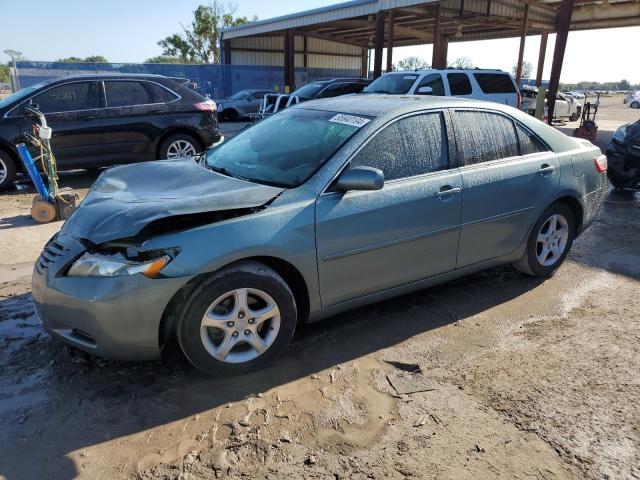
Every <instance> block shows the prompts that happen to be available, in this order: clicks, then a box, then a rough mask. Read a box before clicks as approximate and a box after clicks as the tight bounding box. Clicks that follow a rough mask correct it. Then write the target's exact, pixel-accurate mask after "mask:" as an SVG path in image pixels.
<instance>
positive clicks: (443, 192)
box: [434, 185, 462, 197]
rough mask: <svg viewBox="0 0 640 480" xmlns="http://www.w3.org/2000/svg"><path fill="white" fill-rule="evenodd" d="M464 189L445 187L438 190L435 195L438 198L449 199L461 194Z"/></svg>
mask: <svg viewBox="0 0 640 480" xmlns="http://www.w3.org/2000/svg"><path fill="white" fill-rule="evenodd" d="M461 191H462V188H460V187H450V186H449V185H445V186H444V187H442V188H441V189H440V190H438V191H437V192H436V193H434V195H435V196H436V197H448V196H449V195H454V194H456V193H460V192H461Z"/></svg>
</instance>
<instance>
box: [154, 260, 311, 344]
mask: <svg viewBox="0 0 640 480" xmlns="http://www.w3.org/2000/svg"><path fill="white" fill-rule="evenodd" d="M246 261H255V262H259V263H262V264H264V265H266V266H267V267H270V268H272V269H273V270H275V272H276V273H277V274H278V275H280V276H281V277H282V279H283V280H284V281H285V283H286V284H287V286H288V287H289V288H290V289H291V292H292V293H293V296H294V298H295V300H296V306H297V310H298V323H299V324H300V323H304V322H306V320H307V319H308V317H309V312H310V302H311V300H310V298H309V287H308V285H307V282H306V281H305V279H304V276H303V275H302V273H301V272H300V270H299V269H298V268H297V267H295V266H294V265H293V264H291V263H290V262H288V261H286V260H283V259H282V258H278V257H274V256H253V257H245V258H241V259H237V260H234V261H232V262H229V263H226V264H224V265H222V266H220V267H219V268H218V269H217V270H214V271H211V272H206V273H202V274H200V275H196V276H195V277H193V278H192V279H191V280H189V281H188V282H187V283H186V284H185V285H184V286H183V287H182V288H181V289H180V290H178V291H177V292H176V293H175V294H174V295H173V297H172V298H171V300H169V303H168V304H167V306H166V308H165V310H164V313H163V314H162V318H161V320H160V327H159V331H158V341H159V346H160V350H161V351H162V349H163V348H164V346H165V345H166V344H167V343H168V342H169V341H170V340H171V339H172V337H173V335H174V332H175V325H176V323H177V321H178V319H179V317H180V306H181V305H183V304H184V303H185V302H186V300H187V298H188V297H189V295H190V294H191V292H192V291H193V289H194V288H195V287H196V286H197V284H198V283H199V282H200V280H202V278H204V277H207V276H210V275H213V274H215V273H217V272H219V271H220V270H222V269H224V268H228V267H230V266H232V265H234V264H236V263H240V262H246Z"/></svg>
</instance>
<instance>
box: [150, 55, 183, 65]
mask: <svg viewBox="0 0 640 480" xmlns="http://www.w3.org/2000/svg"><path fill="white" fill-rule="evenodd" d="M144 63H186V62H184V61H183V60H182V59H181V58H178V57H169V56H167V55H157V56H155V57H150V58H147V59H146V60H145V61H144Z"/></svg>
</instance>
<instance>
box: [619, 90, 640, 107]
mask: <svg viewBox="0 0 640 480" xmlns="http://www.w3.org/2000/svg"><path fill="white" fill-rule="evenodd" d="M622 101H623V102H624V103H625V104H626V105H629V108H640V92H629V93H627V94H626V95H625V97H624V99H623V100H622Z"/></svg>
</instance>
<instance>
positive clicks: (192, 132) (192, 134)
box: [156, 127, 205, 158]
mask: <svg viewBox="0 0 640 480" xmlns="http://www.w3.org/2000/svg"><path fill="white" fill-rule="evenodd" d="M178 133H184V134H186V135H189V136H190V137H193V138H195V139H196V140H197V141H198V143H199V144H200V148H201V150H202V151H204V148H205V141H204V138H202V135H200V132H198V130H197V129H193V128H189V127H175V128H171V129H169V130H167V131H165V132H163V133H162V135H161V136H160V137H159V138H158V140H157V142H156V158H160V150H161V149H162V144H163V143H164V142H165V141H166V140H167V138H169V137H171V136H173V135H176V134H178Z"/></svg>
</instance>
